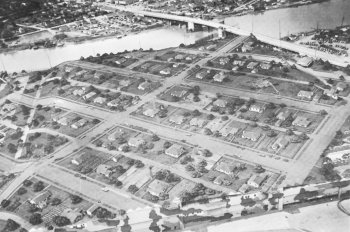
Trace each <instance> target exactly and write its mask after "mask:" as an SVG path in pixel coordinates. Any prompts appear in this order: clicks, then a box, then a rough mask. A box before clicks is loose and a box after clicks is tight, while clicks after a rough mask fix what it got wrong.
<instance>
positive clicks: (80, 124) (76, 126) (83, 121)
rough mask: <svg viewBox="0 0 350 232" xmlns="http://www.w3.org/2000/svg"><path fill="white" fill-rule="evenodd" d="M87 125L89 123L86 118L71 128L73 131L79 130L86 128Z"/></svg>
mask: <svg viewBox="0 0 350 232" xmlns="http://www.w3.org/2000/svg"><path fill="white" fill-rule="evenodd" d="M87 123H88V121H87V120H86V119H85V118H82V119H80V120H78V121H77V122H75V123H73V124H72V125H71V127H72V128H73V129H78V128H81V127H83V126H85V125H86V124H87Z"/></svg>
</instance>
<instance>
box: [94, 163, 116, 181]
mask: <svg viewBox="0 0 350 232" xmlns="http://www.w3.org/2000/svg"><path fill="white" fill-rule="evenodd" d="M111 168H112V166H110V165H107V164H100V165H98V166H97V168H96V173H97V174H99V175H103V176H105V177H107V178H108V177H110V176H111V175H112V173H113V171H112V170H111Z"/></svg>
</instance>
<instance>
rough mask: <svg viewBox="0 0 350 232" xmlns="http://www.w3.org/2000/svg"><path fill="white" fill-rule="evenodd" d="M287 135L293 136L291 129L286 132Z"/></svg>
mask: <svg viewBox="0 0 350 232" xmlns="http://www.w3.org/2000/svg"><path fill="white" fill-rule="evenodd" d="M286 134H287V135H294V132H293V131H292V130H291V129H287V130H286Z"/></svg>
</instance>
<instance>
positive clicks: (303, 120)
mask: <svg viewBox="0 0 350 232" xmlns="http://www.w3.org/2000/svg"><path fill="white" fill-rule="evenodd" d="M310 123H311V121H310V119H308V118H307V117H304V116H298V117H296V118H295V119H294V121H293V122H292V125H293V126H300V127H304V128H306V127H308V126H309V125H310Z"/></svg>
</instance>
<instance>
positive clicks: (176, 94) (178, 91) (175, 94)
mask: <svg viewBox="0 0 350 232" xmlns="http://www.w3.org/2000/svg"><path fill="white" fill-rule="evenodd" d="M187 93H188V90H185V89H182V88H179V89H175V90H171V92H170V95H171V96H173V97H178V98H182V97H184V96H185V95H186V94H187Z"/></svg>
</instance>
